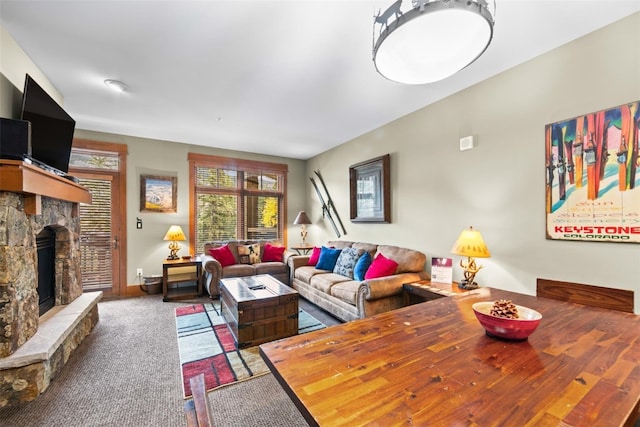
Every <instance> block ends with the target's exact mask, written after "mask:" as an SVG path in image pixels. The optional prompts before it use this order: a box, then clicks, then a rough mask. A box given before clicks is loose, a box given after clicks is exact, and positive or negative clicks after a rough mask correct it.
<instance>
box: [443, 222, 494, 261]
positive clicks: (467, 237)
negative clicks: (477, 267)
mask: <svg viewBox="0 0 640 427" xmlns="http://www.w3.org/2000/svg"><path fill="white" fill-rule="evenodd" d="M451 253H453V254H456V255H462V256H466V257H471V258H489V257H491V254H490V253H489V249H488V248H487V245H486V244H485V243H484V239H483V238H482V234H480V232H479V231H478V230H474V229H473V227H469V229H468V230H463V231H462V233H460V236H459V237H458V240H456V243H455V244H454V245H453V248H451Z"/></svg>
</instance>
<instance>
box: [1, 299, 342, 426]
mask: <svg viewBox="0 0 640 427" xmlns="http://www.w3.org/2000/svg"><path fill="white" fill-rule="evenodd" d="M207 301H208V299H207V298H200V299H197V300H193V301H184V302H171V303H163V302H162V295H150V296H144V297H140V298H130V299H123V300H113V301H106V302H101V303H100V304H99V313H100V321H99V322H98V324H97V325H96V327H95V329H94V330H93V332H92V333H91V334H90V335H89V336H88V337H87V339H86V340H85V341H84V342H83V343H82V344H81V345H80V347H79V348H78V349H77V350H76V352H75V353H74V354H73V355H72V356H71V358H70V359H69V362H68V364H67V365H66V366H65V368H64V369H63V370H62V372H61V373H60V375H59V376H58V377H57V378H55V379H54V380H53V381H52V383H51V385H50V386H49V388H48V389H47V390H46V391H45V393H44V394H42V395H41V396H40V397H39V398H38V399H36V400H35V401H33V402H29V403H27V404H25V405H22V406H20V407H14V408H4V409H0V426H2V427H4V426H7V427H8V426H25V427H26V426H29V427H40V426H42V427H44V426H64V427H75V426H78V427H80V426H82V427H90V426H184V425H186V424H185V418H184V413H183V409H182V405H183V398H182V385H181V375H180V365H179V360H178V345H177V342H176V329H175V317H174V311H175V308H176V307H177V306H179V305H182V304H189V303H193V302H200V303H203V302H207ZM301 307H302V308H304V310H305V311H307V312H310V313H311V314H312V315H313V316H314V317H316V318H317V319H318V320H320V321H321V322H323V323H324V324H326V325H332V324H336V323H339V322H338V321H337V320H335V319H333V318H332V317H331V316H329V315H327V314H326V313H324V312H322V311H321V310H319V311H317V312H316V310H317V309H314V307H313V306H311V305H310V304H308V303H306V302H301ZM209 399H210V400H211V405H212V407H213V408H215V410H214V414H213V417H214V421H215V425H217V426H244V427H250V426H265V427H267V426H306V425H307V424H306V422H305V421H304V419H303V418H302V416H301V415H300V413H299V412H298V410H297V409H296V407H295V406H294V405H293V403H292V402H291V400H290V399H289V398H288V396H287V395H286V393H285V392H284V390H282V388H281V387H280V385H279V384H278V383H277V381H276V380H275V378H274V377H273V375H271V374H267V375H264V376H262V377H259V378H255V379H252V380H250V381H245V382H242V383H237V384H233V385H230V386H227V387H223V388H221V389H219V390H215V391H213V392H211V393H209ZM238 402H241V403H242V404H238Z"/></svg>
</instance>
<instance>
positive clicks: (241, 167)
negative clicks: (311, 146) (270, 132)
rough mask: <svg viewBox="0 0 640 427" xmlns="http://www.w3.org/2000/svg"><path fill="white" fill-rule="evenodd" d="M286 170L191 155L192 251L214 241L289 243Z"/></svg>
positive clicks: (196, 250)
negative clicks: (286, 224) (287, 232)
mask: <svg viewBox="0 0 640 427" xmlns="http://www.w3.org/2000/svg"><path fill="white" fill-rule="evenodd" d="M287 172H288V167H287V165H286V164H277V163H267V162H257V161H250V160H240V159H233V158H227V157H218V156H205V155H201V154H193V153H190V154H189V182H190V187H191V192H190V196H189V198H190V207H191V209H190V212H191V215H190V221H191V223H190V224H189V229H190V234H191V237H190V239H189V240H190V242H191V250H192V253H201V252H202V251H203V250H204V244H205V243H206V242H209V241H213V240H235V239H238V240H254V239H255V240H259V239H260V240H272V241H281V242H283V244H284V239H285V237H284V224H285V222H286V218H285V217H284V215H285V212H286V208H285V207H286V188H287V185H286V178H287Z"/></svg>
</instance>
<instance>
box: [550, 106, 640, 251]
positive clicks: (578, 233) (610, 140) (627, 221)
mask: <svg viewBox="0 0 640 427" xmlns="http://www.w3.org/2000/svg"><path fill="white" fill-rule="evenodd" d="M639 127H640V102H639V101H636V102H630V103H628V104H623V105H619V106H617V107H613V108H608V109H605V110H600V111H596V112H592V113H587V114H584V115H581V116H578V117H574V118H571V119H566V120H562V121H559V122H555V123H551V124H548V125H546V126H545V175H546V185H545V187H546V201H545V208H546V217H547V226H546V237H547V239H553V240H579V241H589V242H620V243H640V226H639V224H640V221H639V218H640V153H639V151H640V150H639V148H638V146H639V141H638V139H640V130H639Z"/></svg>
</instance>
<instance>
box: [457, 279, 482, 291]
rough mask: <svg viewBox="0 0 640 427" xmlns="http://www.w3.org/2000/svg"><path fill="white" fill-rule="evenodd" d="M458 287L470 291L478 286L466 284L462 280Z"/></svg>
mask: <svg viewBox="0 0 640 427" xmlns="http://www.w3.org/2000/svg"><path fill="white" fill-rule="evenodd" d="M458 287H459V288H460V289H464V290H467V291H470V290H472V289H478V284H477V283H476V282H467V281H466V280H462V281H461V282H460V283H458Z"/></svg>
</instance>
